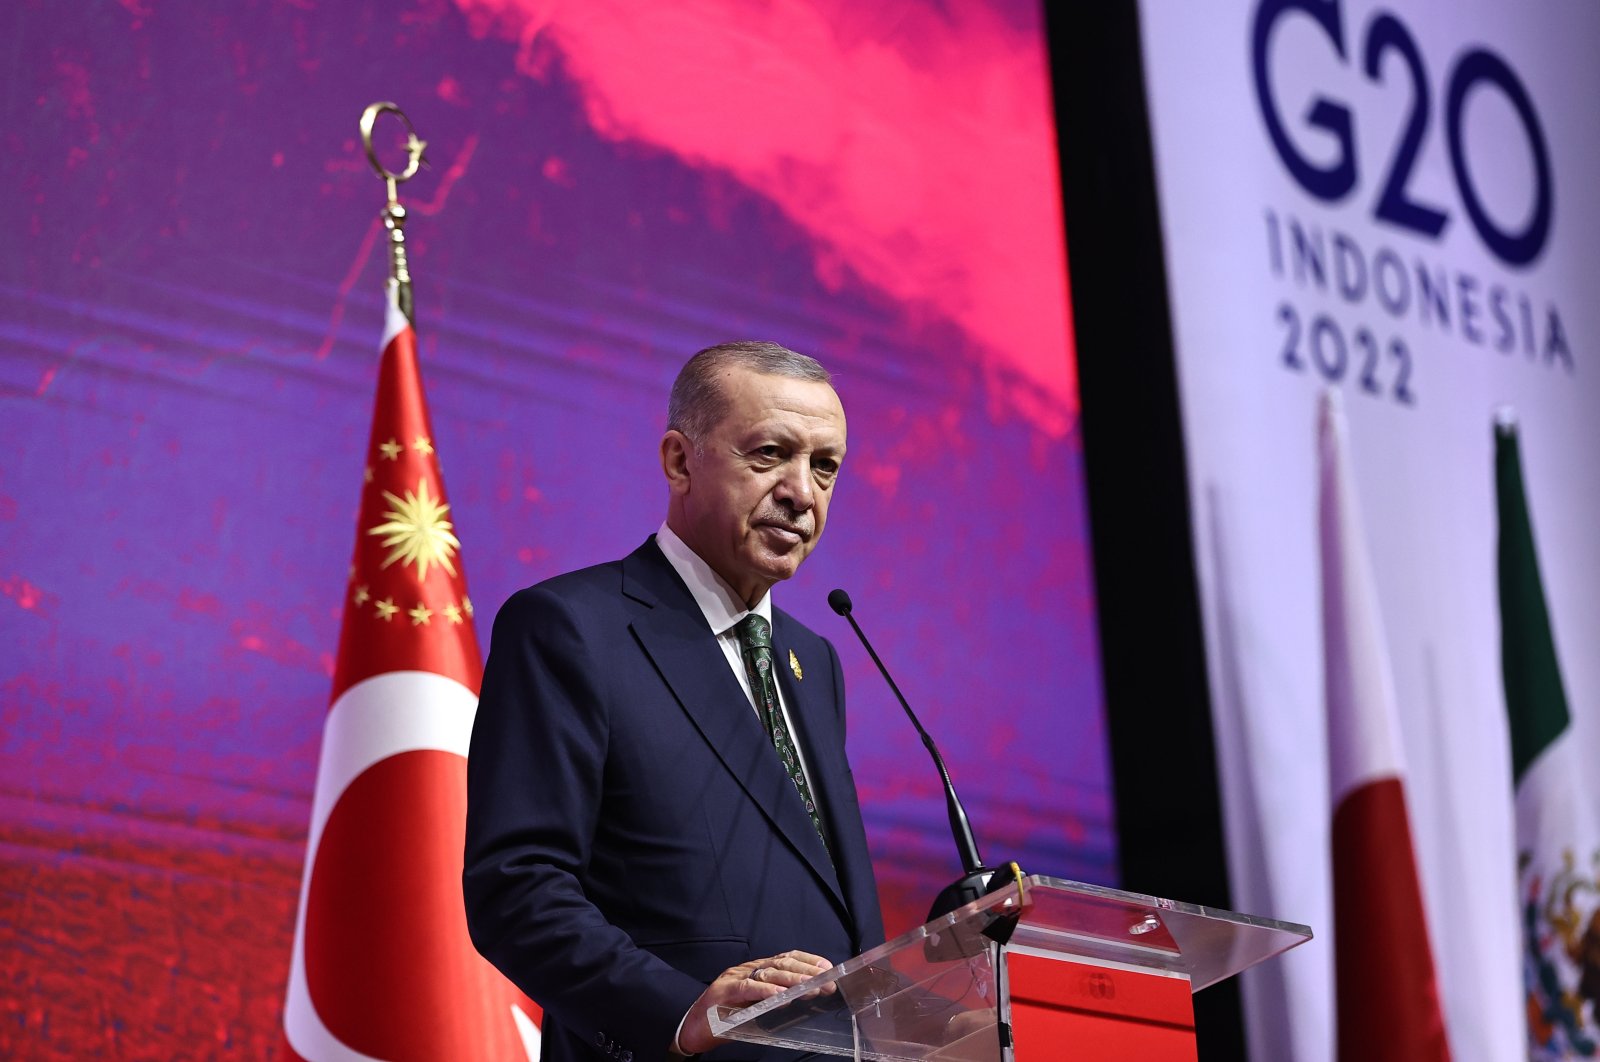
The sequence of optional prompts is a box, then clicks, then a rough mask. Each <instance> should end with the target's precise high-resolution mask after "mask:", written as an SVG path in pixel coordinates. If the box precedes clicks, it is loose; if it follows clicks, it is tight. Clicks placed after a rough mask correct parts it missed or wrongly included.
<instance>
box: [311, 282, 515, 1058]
mask: <svg viewBox="0 0 1600 1062" xmlns="http://www.w3.org/2000/svg"><path fill="white" fill-rule="evenodd" d="M363 480H364V482H363V484H362V488H361V507H360V516H359V517H358V521H357V530H356V544H355V556H354V560H353V562H352V564H351V569H350V583H349V586H348V587H347V588H346V594H345V604H344V621H343V625H342V627H341V631H340V636H339V655H338V660H337V662H336V664H335V668H334V678H333V695H332V704H331V705H330V707H329V709H328V716H327V720H326V722H325V723H324V725H323V734H322V751H321V756H320V758H319V762H318V766H317V784H316V791H315V795H314V797H313V800H312V811H311V830H310V836H309V838H308V840H307V843H306V862H305V870H304V875H303V877H302V880H301V887H300V909H299V915H298V917H297V918H296V922H295V937H294V952H293V955H292V957H291V962H290V970H289V985H288V993H287V999H286V1001H285V1006H284V1016H283V1024H284V1033H285V1035H286V1037H287V1039H288V1044H289V1047H290V1049H291V1053H292V1055H294V1056H297V1057H299V1058H303V1059H306V1060H309V1062H323V1060H342V1062H359V1060H364V1059H390V1060H397V1059H440V1058H450V1059H472V1060H476V1059H531V1058H537V1057H538V1055H539V1048H538V1040H539V1032H538V1029H537V1027H536V1025H535V1024H534V1019H535V1018H536V1017H537V1015H538V1010H537V1008H535V1007H534V1006H533V1004H532V1003H530V1002H529V1001H528V1000H527V999H526V998H525V997H523V996H522V995H521V994H520V993H519V992H518V991H517V990H516V989H515V988H514V987H512V985H511V984H510V983H509V982H507V981H506V980H505V979H504V978H502V977H501V976H500V975H499V973H497V972H496V971H495V969H494V968H493V967H492V966H490V965H489V964H488V963H487V962H486V961H485V960H484V959H483V958H482V957H480V956H479V955H478V953H477V952H476V951H475V950H474V949H473V947H472V943H471V941H470V940H469V939H468V936H467V924H466V915H465V913H464V910H463V907H462V898H461V860H462V846H463V840H464V835H465V823H466V773H467V760H466V756H467V744H468V739H469V737H470V735H471V732H472V719H473V715H474V714H475V712H476V711H477V705H478V686H479V683H480V681H481V680H482V677H483V665H482V658H481V657H480V656H479V653H478V639H477V635H476V633H475V632H474V629H473V622H472V619H473V608H472V600H471V599H470V598H469V597H468V596H467V583H466V576H465V573H464V572H463V570H462V566H461V557H460V548H461V543H460V541H459V540H458V539H457V538H456V536H455V530H454V521H453V520H452V519H451V516H450V505H449V503H448V501H447V500H446V495H445V490H444V479H443V477H442V476H441V475H440V472H439V460H438V455H437V454H436V453H435V452H434V447H433V431H432V429H431V428H430V426H429V422H428V410H427V403H426V401H425V400H424V397H423V392H422V378H421V375H420V374H419V371H418V367H417V340H416V333H415V332H414V331H413V329H412V327H411V325H410V323H409V322H408V321H407V320H406V318H405V316H404V315H403V314H402V313H401V312H400V309H399V307H398V305H397V303H396V296H395V291H394V286H393V284H391V285H390V293H389V300H388V317H387V321H386V326H385V329H384V343H383V358H382V362H381V364H380V367H379V370H378V394H377V401H376V406H375V409H374V411H373V416H372V438H371V441H370V443H369V445H368V450H367V462H366V470H365V472H364V474H363Z"/></svg>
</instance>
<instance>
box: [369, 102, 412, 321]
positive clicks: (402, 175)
mask: <svg viewBox="0 0 1600 1062" xmlns="http://www.w3.org/2000/svg"><path fill="white" fill-rule="evenodd" d="M385 112H388V113H389V114H392V115H394V116H395V117H396V118H399V119H400V121H402V122H404V123H405V127H406V166H405V169H403V170H401V171H400V172H399V173H396V172H394V171H393V170H391V169H389V168H388V167H386V166H384V164H383V163H382V161H380V160H379V158H378V151H377V149H376V148H375V147H373V145H372V129H373V126H375V125H377V124H378V117H379V115H382V114H383V113H385ZM361 143H362V145H363V146H365V147H366V149H367V161H368V162H370V163H372V168H373V169H374V170H375V171H377V174H378V176H379V177H381V178H383V181H384V183H385V184H386V185H387V187H388V190H389V202H388V203H387V204H385V205H384V208H383V212H382V213H381V214H380V215H379V216H380V217H382V218H383V227H384V228H386V229H388V230H389V284H390V286H391V287H393V288H394V290H395V302H396V304H397V305H399V307H400V312H401V313H403V314H405V317H406V321H407V322H409V323H410V325H411V326H412V327H413V328H415V327H416V324H417V322H416V317H415V316H414V315H413V313H412V309H411V305H412V304H411V270H410V268H409V266H408V265H407V263H406V230H405V225H406V208H405V207H403V206H401V205H400V195H399V189H400V185H401V184H402V183H404V182H406V181H409V180H410V179H411V178H412V177H415V176H416V173H417V170H418V169H419V168H420V167H422V166H424V165H426V160H425V159H424V157H423V156H424V153H425V152H426V151H427V149H428V142H427V141H426V140H422V139H419V138H418V137H417V131H416V129H415V128H413V126H412V125H411V119H410V118H407V117H406V114H405V112H404V111H402V110H401V109H400V108H399V107H398V106H396V105H395V104H393V103H390V102H388V101H383V102H381V103H374V104H371V105H370V106H368V107H367V109H366V110H364V111H362V112H361Z"/></svg>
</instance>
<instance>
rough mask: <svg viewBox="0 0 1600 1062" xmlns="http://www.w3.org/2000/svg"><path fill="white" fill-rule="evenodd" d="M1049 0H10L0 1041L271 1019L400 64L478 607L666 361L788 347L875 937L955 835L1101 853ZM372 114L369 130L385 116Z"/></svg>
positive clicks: (627, 480)
mask: <svg viewBox="0 0 1600 1062" xmlns="http://www.w3.org/2000/svg"><path fill="white" fill-rule="evenodd" d="M1041 17H1042V16H1041V12H1040V11H1039V9H1038V7H1037V6H1036V5H1035V4H1033V3H1005V2H999V0H995V2H991V3H987V4H977V3H974V4H954V5H940V4H933V3H903V4H899V3H890V4H874V5H859V4H853V3H848V2H843V0H819V2H814V3H800V2H793V0H775V2H770V3H762V4H750V3H745V2H742V0H707V2H704V3H699V4H696V5H692V6H687V7H679V6H675V5H659V4H644V3H615V2H605V0H587V2H585V3H583V4H565V5H564V4H549V3H540V2H535V0H457V2H455V3H449V2H444V0H418V2H413V3H407V4H398V5H396V4H380V3H376V2H373V3H369V4H346V3H340V4H326V3H325V4H314V3H309V2H290V0H285V2H281V3H270V2H268V3H259V4H250V5H224V6H222V7H216V8H214V9H211V10H208V9H206V8H205V7H196V6H194V5H178V4H169V3H163V2H162V0H124V2H122V3H120V4H119V3H103V4H89V5H73V6H72V8H71V10H68V9H67V8H64V7H62V6H61V5H57V4H48V3H43V2H37V3H29V2H19V3H16V4H13V5H10V6H9V7H8V8H7V10H6V13H5V15H4V16H0V27H3V29H4V33H3V34H0V36H3V38H4V39H5V42H6V43H5V46H4V47H5V49H6V52H7V54H9V55H10V57H11V58H10V60H9V61H8V62H7V64H6V65H5V70H4V73H0V108H3V112H4V122H3V124H0V139H3V142H4V150H3V151H0V178H3V179H0V188H3V189H4V193H5V194H4V195H3V196H0V232H3V233H4V234H5V243H4V251H3V253H0V646H3V648H0V976H3V982H4V983H3V989H0V1055H4V1056H6V1057H32V1056H49V1055H52V1054H55V1055H61V1056H71V1057H92V1056H95V1055H106V1056H145V1057H180V1056H185V1057H187V1056H209V1055H218V1054H230V1053H231V1054H234V1055H236V1056H237V1057H259V1056H263V1055H267V1054H270V1053H271V1052H272V1051H274V1050H275V1049H276V1045H277V1044H278V1042H279V1040H280V1038H281V1033H280V1032H279V1030H280V1027H281V1025H280V1017H279V1015H280V1011H281V1007H282V1000H283V990H284V978H285V973H286V970H287V966H288V960H289V953H290V945H291V936H292V932H293V924H294V911H295V905H296V902H297V896H298V891H299V886H300V874H301V864H302V859H303V857H304V848H305V835H306V828H307V822H308V818H309V813H310V799H311V792H312V786H313V782H314V779H315V773H316V761H317V752H318V743H319V741H320V737H321V727H322V721H323V717H324V714H325V712H326V709H327V701H328V693H329V683H330V675H331V670H332V665H333V653H334V650H335V647H336V644H337V640H338V623H339V617H340V614H341V608H342V592H343V589H344V586H345V577H346V567H347V563H348V560H349V556H350V550H351V544H352V542H353V540H354V536H355V533H356V528H355V522H354V514H355V505H356V501H357V498H358V494H359V491H360V487H361V476H362V468H363V464H364V450H365V445H366V433H367V429H368V424H369V422H370V418H371V415H372V396H373V387H374V373H375V369H376V361H377V354H378V349H377V348H378V341H379V338H380V331H381V327H382V283H383V277H384V275H385V272H386V263H385V261H384V257H383V255H384V250H383V245H382V241H381V239H380V232H379V230H378V228H377V227H376V218H377V214H378V210H379V208H380V206H381V204H382V199H383V188H382V185H381V184H380V182H379V181H378V180H377V179H376V178H375V177H374V176H373V175H372V173H371V172H370V170H369V169H368V168H367V163H366V161H365V159H364V158H363V156H362V154H361V148H360V143H359V139H358V134H357V130H356V120H357V118H358V116H359V115H360V113H361V110H362V108H363V107H365V106H366V104H368V103H370V102H373V101H376V100H394V101H395V102H397V103H399V104H400V105H401V106H402V107H403V108H404V109H405V110H406V112H407V113H408V114H409V116H410V117H411V119H412V120H413V122H414V123H415V124H416V127H417V130H418V132H419V134H420V135H421V136H422V137H423V138H424V139H426V140H427V141H428V142H429V149H428V157H429V160H430V163H431V168H430V169H428V170H425V171H423V173H422V174H421V175H420V176H419V177H418V178H417V179H415V180H414V181H413V182H411V183H410V184H409V185H406V186H404V187H403V190H402V198H403V199H404V200H405V201H406V202H407V204H408V205H409V206H410V207H411V217H410V221H409V225H408V231H409V236H410V250H411V262H412V269H413V272H414V274H415V277H416V305H417V319H418V320H417V324H418V333H419V336H420V341H421V349H422V356H423V368H424V373H425V377H426V385H427V390H428V398H429V402H430V406H431V410H432V414H433V421H434V429H435V439H434V443H435V445H436V447H437V449H438V452H439V454H440V458H441V461H442V463H443V467H444V473H445V478H446V482H447V485H448V488H449V491H450V500H451V503H452V514H451V515H452V516H453V518H454V520H455V529H456V532H457V533H458V534H459V536H460V537H461V540H462V542H463V550H462V558H463V561H464V563H465V566H466V572H467V575H468V579H469V582H470V589H471V594H472V598H473V600H474V602H475V603H476V604H477V606H478V624H479V632H480V635H481V636H482V638H483V641H484V642H485V644H487V634H488V624H489V622H490V617H491V616H492V613H493V611H494V609H495V608H497V607H498V605H499V604H500V602H502V601H503V600H504V599H505V598H506V597H507V596H508V595H509V594H510V593H512V592H513V591H514V590H516V589H517V588H519V587H522V586H525V585H528V584H530V583H532V582H535V581H537V580H539V579H542V578H545V577H547V576H550V575H553V574H555V573H557V572H561V571H564V570H567V569H570V568H574V567H578V566H581V565H586V564H590V563H594V562H598V561H603V560H609V559H614V558H616V557H618V556H621V555H623V554H624V553H626V552H628V551H629V550H631V549H632V548H633V547H635V546H637V545H638V544H639V543H640V542H641V541H643V540H644V538H645V536H646V535H648V534H649V533H650V532H651V531H653V530H654V529H655V527H656V526H657V524H658V523H659V522H660V519H661V517H662V515H663V513H664V511H665V503H666V494H665V488H664V484H663V481H662V479H661V478H660V477H661V473H660V469H659V465H658V463H657V458H656V447H657V442H658V440H659V437H660V433H661V430H662V428H663V425H664V420H665V402H666V394H667V390H668V388H669V386H670V383H671V380H672V378H673V376H674V374H675V373H676V371H677V369H678V367H679V366H680V365H681V364H682V362H683V360H684V359H685V358H686V357H687V356H688V355H689V354H690V353H692V352H693V351H695V350H697V349H699V348H700V347H702V346H706V345H708V344H710V343H714V342H719V341H722V340H727V339H734V338H758V339H775V340H778V341H780V342H783V343H785V344H786V345H789V346H792V347H794V348H796V349H799V350H802V351H805V352H808V353H812V354H814V355H816V356H817V357H819V358H820V359H822V360H823V362H824V363H825V364H826V365H827V366H828V367H829V368H830V369H831V370H832V371H833V372H834V374H835V377H836V383H837V387H838V390H839V392H840V394H841V395H842V397H843V399H844V403H845V407H846V409H847V412H848V415H849V430H850V443H849V445H850V453H849V457H848V460H847V461H846V463H845V467H844V471H843V475H842V478H841V481H840V486H839V488H838V490H837V492H836V495H835V498H834V502H833V508H832V510H831V516H830V520H829V525H828V533H827V535H826V537H825V539H824V540H823V542H822V543H821V545H820V546H819V547H818V549H817V551H816V553H815V554H813V556H812V557H811V559H810V560H809V561H808V562H807V564H806V566H805V568H804V569H803V570H802V571H801V574H800V575H799V576H798V577H797V578H795V579H794V580H792V581H791V582H789V583H785V584H782V585H780V586H779V587H778V588H777V589H776V591H775V600H776V601H777V603H778V604H780V605H781V606H782V607H783V608H785V609H787V610H789V611H791V612H793V613H795V614H797V615H798V616H799V617H800V618H801V619H802V620H804V621H805V622H807V623H808V624H810V625H811V626H812V627H813V628H815V629H816V630H818V631H820V632H822V633H823V634H826V635H828V636H829V637H830V638H832V639H833V641H834V643H835V645H836V646H837V647H838V649H839V652H840V655H841V657H842V658H843V661H844V664H845V668H846V678H847V681H848V683H849V689H850V697H851V701H850V743H851V755H852V761H853V764H854V768H855V777H856V781H857V784H858V785H859V787H860V790H861V801H862V807H863V811H864V814H865V815H866V819H867V828H868V833H869V835H870V838H871V842H872V846H873V853H874V856H875V859H876V863H877V868H878V875H879V880H880V882H881V884H882V890H883V895H884V901H885V904H886V911H887V914H888V921H889V928H890V932H891V933H895V932H899V931H902V930H904V929H906V928H909V927H910V926H911V925H914V924H915V923H916V922H918V921H920V917H921V914H922V912H923V910H924V909H925V907H926V905H927V903H928V901H929V899H930V898H931V897H932V895H933V893H934V892H936V891H937V890H938V888H939V887H940V886H942V885H943V884H944V883H945V882H947V881H948V880H950V879H951V878H953V877H955V876H956V875H957V873H958V872H959V867H958V865H957V861H956V856H955V852H954V849H953V846H952V844H951V842H950V839H949V835H948V830H947V827H946V823H945V813H944V804H943V800H942V798H941V796H940V794H939V790H938V787H937V784H936V776H935V774H934V772H933V769H932V766H931V764H930V763H929V762H928V759H927V756H926V754H925V752H924V751H923V749H922V748H921V746H920V744H919V742H918V741H917V739H916V737H915V735H914V734H913V733H912V731H911V730H910V728H909V726H908V725H907V723H906V721H905V719H904V718H903V717H902V715H901V712H900V709H899V707H898V706H897V705H896V704H895V703H894V701H893V700H892V698H891V696H890V695H889V693H888V691H887V689H886V688H885V687H884V685H883V684H882V682H881V680H880V679H879V678H878V676H877V675H876V673H875V672H874V670H873V668H872V665H871V662H870V661H869V660H868V658H867V656H866V654H865V653H864V652H863V651H862V650H861V649H860V648H859V646H858V645H857V644H856V643H855V641H854V639H853V637H852V636H851V634H850V632H849V629H848V627H847V626H846V625H845V623H844V621H843V620H841V619H839V618H838V617H836V616H834V615H833V614H832V613H831V612H830V611H829V609H828V607H827V604H826V595H827V592H828V591H829V590H830V589H831V588H833V587H835V586H841V587H845V588H847V589H848V590H849V591H850V593H851V594H852V596H853V597H854V599H855V603H856V615H857V617H858V618H859V619H860V620H861V621H862V623H863V625H864V626H865V627H866V629H867V630H868V632H869V634H871V635H872V636H873V638H874V642H875V643H876V646H877V648H878V650H879V652H880V653H881V655H882V656H883V657H884V658H885V660H886V661H887V662H888V663H889V665H890V666H891V668H892V669H893V670H894V672H895V674H896V678H897V679H898V681H899V683H900V685H901V687H902V688H903V689H904V690H905V692H906V695H907V697H908V698H909V699H910V700H911V702H912V703H913V705H914V706H916V707H917V708H918V709H919V711H920V712H921V714H922V716H923V718H924V720H925V722H926V723H927V724H928V726H929V729H930V730H932V731H933V733H934V734H935V736H936V737H937V738H938V739H939V741H940V742H941V744H942V746H943V748H944V750H945V753H946V756H947V758H948V760H949V761H950V768H951V771H952V773H953V774H954V776H955V777H956V779H957V782H958V784H959V786H960V788H961V790H962V793H963V796H964V797H965V799H966V802H967V804H968V807H969V809H970V811H971V813H972V817H973V820H974V824H975V826H976V828H977V831H978V834H979V837H980V841H981V843H982V845H983V851H984V855H985V856H986V857H987V858H988V859H989V860H990V861H991V862H994V861H998V860H1002V859H1016V860H1017V861H1019V862H1020V863H1021V864H1022V866H1023V867H1024V869H1026V870H1028V871H1030V872H1039V873H1048V874H1054V875H1058V876H1063V877H1070V878H1078V879H1082V880H1088V881H1092V882H1099V883H1107V884H1114V883H1115V882H1114V878H1115V874H1116V870H1115V865H1116V853H1115V844H1114V840H1113V835H1112V826H1111V797H1110V783H1109V778H1108V767H1107V752H1106V748H1105V737H1104V726H1103V720H1102V699H1101V690H1100V679H1099V668H1098V650H1097V642H1096V635H1095V629H1094V596H1093V587H1092V585H1091V581H1090V574H1089V573H1090V568H1089V562H1088V543H1087V525H1086V520H1085V513H1084V493H1083V485H1082V470H1081V465H1082V455H1081V447H1080V437H1079V434H1078V417H1077V397H1076V395H1077V388H1076V373H1075V370H1074V360H1073V348H1072V341H1071V322H1070V317H1069V313H1068V310H1067V302H1066V292H1067V283H1066V282H1067V274H1066V256H1065V250H1064V243H1063V238H1062V223H1061V213H1060V194H1059V185H1058V180H1057V171H1056V144H1055V132H1054V127H1053V123H1052V118H1051V105H1050V87H1049V81H1048V69H1047V62H1046V55H1045V45H1044V40H1043V30H1042V24H1041ZM386 136H387V140H386V141H385V142H387V141H388V140H392V139H393V130H392V129H391V130H390V131H389V133H388V134H386Z"/></svg>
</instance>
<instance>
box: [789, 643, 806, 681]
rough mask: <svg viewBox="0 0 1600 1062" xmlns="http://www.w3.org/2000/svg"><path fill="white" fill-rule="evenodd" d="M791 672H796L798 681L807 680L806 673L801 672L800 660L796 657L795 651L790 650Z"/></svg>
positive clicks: (795, 675)
mask: <svg viewBox="0 0 1600 1062" xmlns="http://www.w3.org/2000/svg"><path fill="white" fill-rule="evenodd" d="M789 670H790V671H793V672H794V677H795V680H796V681H799V680H800V679H803V678H805V677H806V676H805V672H803V671H801V670H800V658H799V657H797V656H795V655H794V650H793V649H790V650H789Z"/></svg>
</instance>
